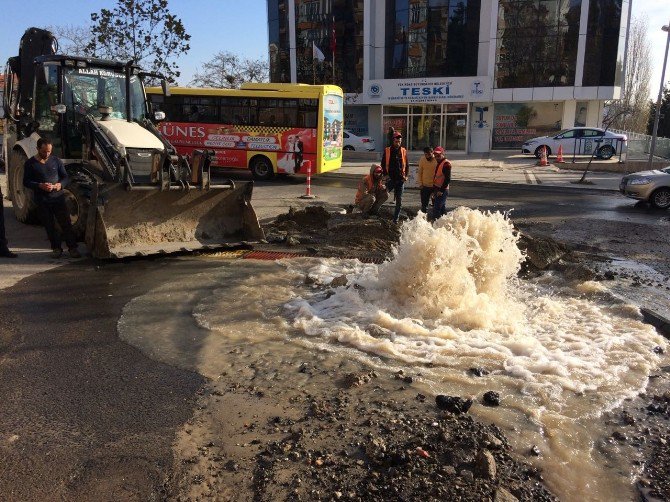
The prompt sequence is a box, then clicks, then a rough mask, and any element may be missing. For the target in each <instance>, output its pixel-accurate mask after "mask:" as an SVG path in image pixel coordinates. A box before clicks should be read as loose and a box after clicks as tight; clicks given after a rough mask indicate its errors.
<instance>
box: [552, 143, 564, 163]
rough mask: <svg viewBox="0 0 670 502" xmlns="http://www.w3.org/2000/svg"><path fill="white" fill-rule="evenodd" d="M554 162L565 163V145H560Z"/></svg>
mask: <svg viewBox="0 0 670 502" xmlns="http://www.w3.org/2000/svg"><path fill="white" fill-rule="evenodd" d="M554 164H565V160H563V145H558V154H556V160H555V161H554Z"/></svg>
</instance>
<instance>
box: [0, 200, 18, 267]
mask: <svg viewBox="0 0 670 502" xmlns="http://www.w3.org/2000/svg"><path fill="white" fill-rule="evenodd" d="M2 201H3V197H2V187H0V258H16V256H17V254H16V253H13V252H12V251H10V249H9V247H8V246H7V236H6V235H5V211H4V210H3V207H2Z"/></svg>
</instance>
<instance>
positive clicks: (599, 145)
mask: <svg viewBox="0 0 670 502" xmlns="http://www.w3.org/2000/svg"><path fill="white" fill-rule="evenodd" d="M603 133H604V136H603ZM593 142H595V143H596V145H594V144H593ZM559 145H562V146H563V155H572V154H573V153H575V154H577V155H590V154H591V152H592V151H593V148H594V147H595V148H596V156H597V157H599V158H601V159H605V160H607V159H611V158H612V156H613V155H614V154H615V153H616V152H621V151H625V150H626V147H627V145H628V137H627V136H626V135H625V134H618V133H614V132H612V131H605V130H604V129H598V128H596V127H573V128H571V129H563V130H562V131H561V132H559V133H558V134H556V135H554V136H540V137H537V138H533V139H529V140H528V141H526V142H525V143H524V144H523V146H522V147H521V151H522V152H523V153H532V154H534V155H535V156H536V157H537V158H540V155H541V154H542V147H547V156H549V155H551V154H556V153H558V147H559Z"/></svg>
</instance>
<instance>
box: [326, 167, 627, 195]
mask: <svg viewBox="0 0 670 502" xmlns="http://www.w3.org/2000/svg"><path fill="white" fill-rule="evenodd" d="M361 176H362V174H353V173H352V174H350V173H341V174H338V173H333V172H330V173H324V174H320V175H319V176H318V177H316V178H315V180H320V179H331V180H333V179H338V178H340V179H342V178H344V179H348V180H360V179H361ZM451 182H452V183H453V184H454V185H486V186H491V187H509V186H516V187H518V188H519V189H521V190H527V189H533V190H559V191H569V192H587V193H593V194H599V193H600V194H601V193H611V194H618V193H619V190H616V189H614V188H593V187H584V188H580V187H571V186H563V185H547V184H542V185H528V184H526V183H513V182H503V181H478V180H458V179H452V180H451ZM406 190H418V187H407V188H406Z"/></svg>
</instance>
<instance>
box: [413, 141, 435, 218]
mask: <svg viewBox="0 0 670 502" xmlns="http://www.w3.org/2000/svg"><path fill="white" fill-rule="evenodd" d="M436 167H437V159H435V156H434V155H433V149H432V148H431V147H430V146H427V147H425V148H424V149H423V157H421V158H420V159H419V176H418V178H419V190H420V195H421V211H422V212H424V213H427V212H428V203H429V202H430V196H431V194H432V193H433V178H434V177H435V168H436Z"/></svg>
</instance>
